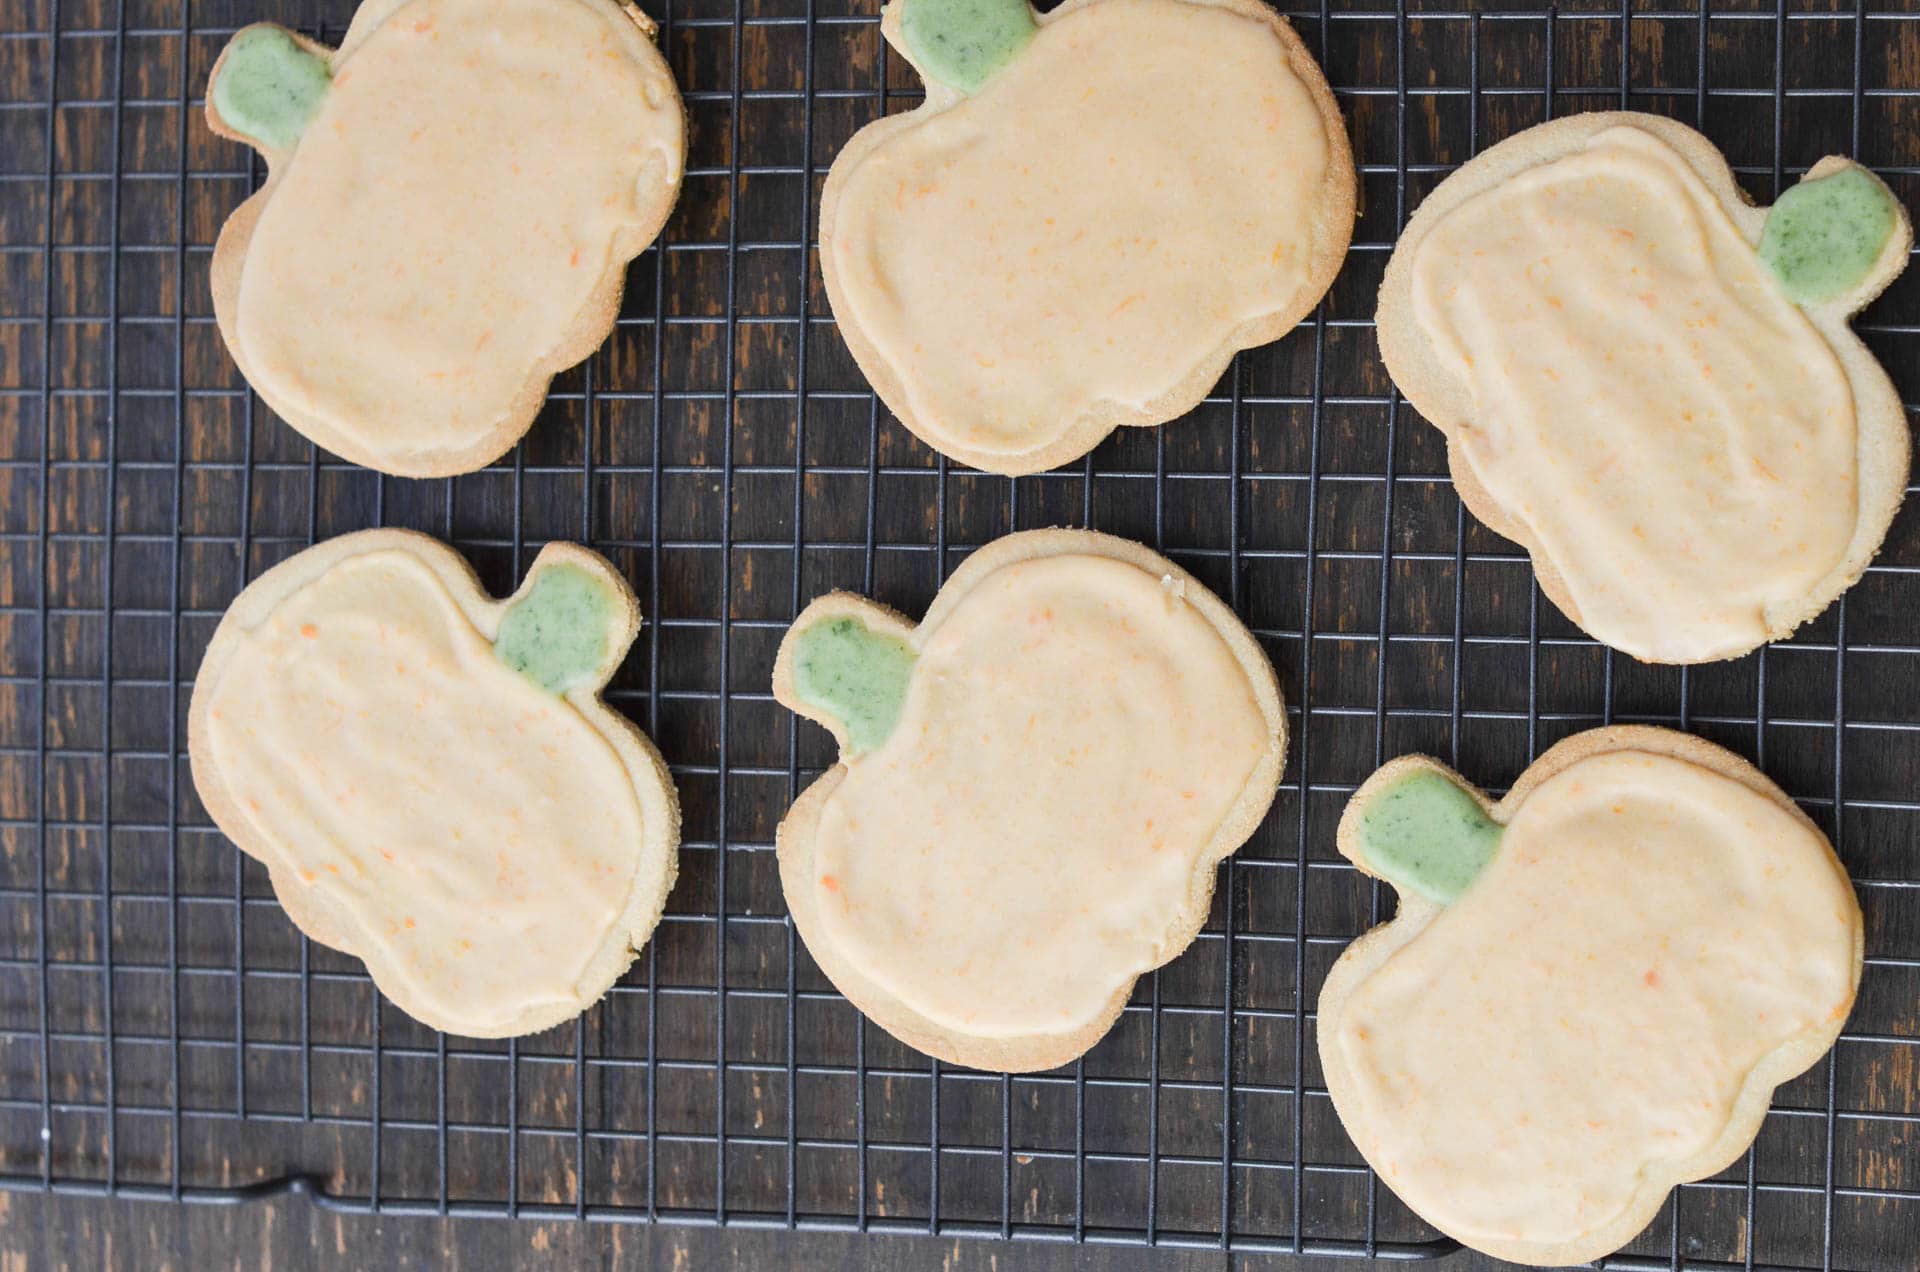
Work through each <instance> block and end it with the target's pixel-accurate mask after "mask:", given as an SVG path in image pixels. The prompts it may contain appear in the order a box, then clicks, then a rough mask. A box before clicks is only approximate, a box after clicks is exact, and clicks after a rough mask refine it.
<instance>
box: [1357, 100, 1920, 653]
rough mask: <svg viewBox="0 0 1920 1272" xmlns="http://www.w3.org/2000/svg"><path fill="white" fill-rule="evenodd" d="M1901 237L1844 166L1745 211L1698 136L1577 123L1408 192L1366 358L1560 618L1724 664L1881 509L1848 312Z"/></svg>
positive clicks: (1875, 531) (1515, 141)
mask: <svg viewBox="0 0 1920 1272" xmlns="http://www.w3.org/2000/svg"><path fill="white" fill-rule="evenodd" d="M1912 237H1913V236H1912V231H1911V228H1910V227H1909V224H1908V220H1907V214H1906V211H1905V210H1904V209H1903V208H1901V206H1900V205H1899V203H1898V202H1897V201H1896V200H1895V199H1894V198H1893V196H1892V195H1891V194H1890V193H1888V191H1887V188H1886V187H1885V186H1884V185H1882V184H1881V182H1880V181H1879V179H1878V178H1876V177H1875V176H1874V175H1873V174H1872V173H1870V172H1868V171H1867V170H1866V169H1865V168H1862V167H1860V166H1859V165H1857V164H1855V163H1852V162H1851V161H1849V160H1846V159H1841V158H1837V157H1830V158H1827V159H1822V160H1821V161H1820V162H1819V163H1818V164H1816V165H1814V167H1813V169H1812V170H1811V171H1809V172H1808V173H1807V175H1806V178H1805V179H1804V180H1802V181H1801V182H1800V184H1799V185H1797V186H1794V187H1793V188H1792V189H1790V190H1788V191H1787V192H1786V193H1785V194H1783V195H1782V196H1781V197H1780V200H1779V202H1777V203H1776V204H1774V206H1773V207H1772V208H1771V209H1766V208H1755V207H1753V206H1751V205H1750V204H1749V203H1748V202H1747V200H1746V196H1745V195H1744V194H1743V193H1742V192H1741V190H1740V188H1739V186H1737V185H1736V184H1735V183H1734V178H1733V173H1732V171H1731V170H1730V169H1729V168H1728V167H1727V162H1726V160H1725V159H1724V158H1722V157H1721V154H1720V152H1719V151H1718V150H1716V149H1714V147H1713V144H1712V143H1711V142H1709V141H1708V140H1707V139H1706V138H1704V137H1702V136H1701V135H1700V134H1699V133H1697V132H1694V131H1693V130H1692V129H1691V128H1687V127H1685V126H1684V125H1681V124H1677V123H1674V122H1673V121H1672V120H1669V119H1661V118H1659V117H1657V116H1653V115H1641V114H1632V113H1626V112H1603V113H1597V114H1591V115H1576V116H1572V117H1570V118H1567V119H1561V120H1556V121H1555V122H1553V123H1549V124H1542V125H1540V126H1539V127H1536V128H1530V129H1528V130H1527V131H1525V132H1523V133H1520V134H1519V135H1518V136H1515V137H1511V138H1509V139H1508V140H1506V141H1503V142H1501V143H1500V144H1499V145H1497V146H1494V147H1493V148H1492V149H1490V150H1488V151H1487V152H1486V153H1484V154H1482V155H1480V156H1479V157H1478V158H1476V159H1474V160H1473V161H1472V162H1471V163H1469V164H1467V165H1466V166H1465V167H1463V168H1461V169H1460V170H1459V171H1458V172H1456V173H1454V174H1453V175H1452V176H1450V177H1448V178H1447V179H1446V180H1445V181H1443V182H1442V183H1441V184H1440V186H1439V188H1437V189H1436V190H1435V191H1434V192H1433V193H1432V194H1431V195H1429V196H1428V197H1427V200H1426V202H1424V203H1423V204H1421V205H1420V210H1419V211H1418V212H1417V213H1415V214H1414V217H1413V219H1412V220H1411V221H1409V222H1408V223H1407V228H1406V232H1405V233H1404V234H1402V235H1401V236H1400V242H1399V244H1398V245H1397V246H1396V247H1395V248H1394V252H1393V258H1392V260H1391V261H1390V262H1389V263H1388V265H1387V272H1386V277H1385V280H1384V281H1383V282H1382V284H1381V288H1380V308H1379V315H1378V325H1379V333H1380V351H1381V353H1382V354H1383V355H1384V356H1385V358H1386V363H1387V368H1388V370H1389V371H1390V372H1391V373H1392V375H1393V380H1394V383H1395V384H1397V385H1399V387H1400V391H1401V392H1403V393H1405V394H1406V396H1407V399H1408V400H1409V401H1411V402H1412V403H1413V404H1414V406H1416V407H1418V408H1419V410H1420V413H1421V414H1423V415H1425V416H1426V417H1427V418H1428V419H1429V420H1431V421H1432V422H1433V423H1434V424H1436V425H1438V426H1439V427H1440V429H1441V430H1442V431H1443V432H1445V433H1446V435H1447V460H1448V465H1449V467H1451V469H1452V470H1453V479H1454V484H1455V486H1456V488H1457V489H1458V490H1459V492H1460V497H1461V499H1462V500H1463V501H1464V502H1465V503H1466V505H1467V507H1468V508H1469V509H1471V510H1472V512H1473V513H1474V515H1475V516H1477V517H1479V518H1480V519H1481V520H1482V521H1484V522H1486V523H1487V524H1488V525H1489V526H1491V527H1492V528H1493V529H1494V530H1496V531H1498V532H1500V533H1501V534H1504V535H1506V536H1507V537H1508V538H1511V539H1515V540H1517V541H1518V542H1520V543H1521V544H1522V545H1523V546H1524V547H1525V548H1526V549H1527V551H1528V553H1529V554H1530V555H1531V556H1532V558H1533V565H1534V569H1535V571H1536V572H1537V573H1538V575H1539V579H1540V586H1541V589H1542V590H1543V591H1544V592H1545V593H1546V594H1547V596H1548V597H1550V598H1551V599H1552V600H1553V602H1554V603H1555V604H1556V605H1558V606H1559V607H1560V608H1561V609H1562V610H1563V611H1565V613H1566V615H1567V616H1568V617H1569V618H1571V619H1572V620H1573V621H1574V622H1575V623H1578V624H1579V625H1580V626H1581V627H1582V628H1584V629H1585V630H1586V631H1587V632H1588V633H1590V634H1591V635H1593V636H1594V637H1595V638H1596V639H1598V640H1601V641H1603V642H1605V643H1606V644H1608V645H1611V646H1612V647H1614V648H1615V649H1618V650H1621V651H1623V652H1625V653H1628V654H1631V655H1633V656H1634V657H1635V658H1639V659H1643V660H1646V661H1648V662H1661V663H1695V662H1706V661H1710V660H1713V659H1720V658H1733V657H1737V656H1738V655H1740V654H1744V653H1746V652H1748V651H1749V650H1751V649H1754V648H1756V647H1757V646H1759V645H1761V644H1763V643H1765V642H1766V641H1769V640H1773V639H1776V638H1778V637H1781V636H1784V635H1786V634H1787V633H1788V632H1790V631H1792V630H1793V629H1794V628H1795V627H1797V626H1799V625H1800V624H1801V623H1803V622H1805V621H1806V620H1807V619H1809V618H1812V617H1813V616H1814V615H1816V614H1818V613H1819V612H1820V611H1821V610H1823V609H1825V608H1826V607H1827V606H1828V605H1829V604H1830V603H1831V602H1832V601H1833V599H1834V598H1835V597H1837V596H1838V595H1839V594H1840V593H1841V592H1842V591H1844V590H1845V589H1846V588H1847V587H1848V586H1850V585H1851V584H1852V583H1853V581H1854V580H1855V579H1857V578H1859V577H1860V573H1861V571H1862V570H1864V569H1865V568H1866V566H1867V563H1868V561H1869V560H1871V559H1872V557H1873V554H1874V552H1875V551H1876V550H1877V549H1878V548H1879V546H1880V541H1881V539H1882V538H1884V537H1885V535H1886V532H1887V526H1888V524H1889V523H1890V522H1891V521H1892V518H1893V514H1894V510H1895V508H1896V507H1897V506H1898V505H1899V502H1900V497H1901V494H1902V492H1903V491H1904V489H1905V484H1906V480H1907V421H1906V415H1905V412H1904V411H1903V410H1902V408H1901V405H1900V398H1899V395H1898V394H1897V393H1896V392H1895V391H1894V388H1893V385H1892V383H1891V382H1890V381H1889V380H1888V379H1887V374H1886V372H1885V371H1883V370H1882V369H1881V367H1880V364H1879V363H1878V362H1876V361H1875V360H1874V357H1873V355H1872V353H1870V352H1869V351H1868V349H1867V347H1866V346H1865V345H1864V344H1862V343H1861V342H1860V340H1859V338H1858V337H1856V336H1855V335H1854V334H1853V332H1852V331H1851V330H1850V329H1849V328H1848V326H1847V320H1848V318H1849V317H1850V316H1851V315H1852V314H1853V313H1855V312H1856V311H1857V310H1859V309H1860V308H1861V307H1862V306H1863V305H1865V304H1866V303H1867V302H1868V301H1870V300H1872V299H1873V298H1874V297H1875V296H1877V295H1879V294H1880V292H1881V291H1882V290H1883V289H1884V288H1885V287H1886V286H1887V284H1888V283H1889V282H1891V281H1892V280H1893V278H1894V277H1895V276H1896V275H1897V274H1899V273H1900V271H1901V270H1902V269H1904V268H1905V267H1906V263H1907V249H1908V247H1909V246H1910V244H1911V242H1912Z"/></svg>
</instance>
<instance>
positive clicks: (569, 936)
mask: <svg viewBox="0 0 1920 1272" xmlns="http://www.w3.org/2000/svg"><path fill="white" fill-rule="evenodd" d="M639 628H640V613H639V608H638V606H637V605H636V604H635V601H634V598H633V591H632V589H631V588H629V587H628V586H627V583H626V581H625V580H624V579H622V578H621V577H620V576H619V575H618V574H617V573H616V572H615V571H614V570H613V568H612V567H611V566H610V565H608V564H607V563H606V562H605V561H604V560H602V559H601V558H600V557H599V556H597V555H595V554H594V553H592V552H589V551H587V550H586V549H585V548H582V547H578V546H576V545H574V544H568V543H555V544H549V545H548V546H547V547H546V548H545V549H543V550H542V551H541V553H540V555H539V557H538V558H537V559H536V560H535V561H534V563H533V568H532V570H530V571H529V572H528V574H527V580H526V582H525V583H524V584H522V586H521V588H520V590H519V591H518V592H517V593H515V594H514V596H512V597H511V598H509V599H508V600H505V601H495V600H492V599H491V598H489V597H488V596H487V595H486V593H485V592H483V591H482V590H481V589H480V586H479V581H478V580H477V579H476V578H475V576H474V573H473V571H472V570H471V569H470V568H468V566H467V563H466V562H465V561H464V560H462V559H461V558H460V556H459V555H458V554H457V553H455V552H454V551H453V550H452V549H450V548H448V547H446V546H445V545H444V544H441V543H439V542H437V541H435V540H433V539H429V538H427V537H426V536H424V535H419V534H413V533H411V532H408V531H401V530H368V531H363V532H361V533H359V534H350V535H346V536H344V537H342V538H338V539H333V540H330V541H329V542H326V543H323V544H320V545H319V546H317V547H312V548H309V549H307V550H306V551H304V552H302V553H300V554H299V555H297V556H295V557H292V558H290V559H289V560H287V561H284V562H282V563H281V564H279V565H277V566H275V567H274V568H273V569H271V570H269V571H267V572H266V573H265V574H263V575H261V576H260V577H259V578H258V579H256V580H254V582H253V583H251V584H250V585H248V587H247V589H246V590H245V591H243V592H242V593H241V594H240V595H239V597H238V598H236V599H235V601H234V602H233V605H232V606H231V607H230V608H229V609H228V610H227V613H226V615H225V617H223V618H222V619H221V620H220V626H219V628H218V629H217V630H216V631H215V632H214V635H213V640H212V641H211V643H210V644H209V645H208V647H207V654H206V658H205V659H204V660H203V661H202V663H201V667H200V673H199V675H198V677H197V678H196V679H195V681H194V686H193V705H192V709H191V712H190V714H189V717H188V743H189V750H190V753H191V756H192V762H193V777H194V784H195V786H196V787H197V788H198V789H199V792H200V798H201V800H202V802H204V803H205V804H206V806H207V809H208V811H209V812H210V813H211V814H212V815H213V819H214V821H215V822H217V823H218V824H219V826H220V828H221V829H222V830H223V831H225V832H226V833H227V835H228V836H229V837H230V838H231V839H232V840H233V841H234V842H235V843H236V844H238V845H239V846H240V848H241V849H242V850H243V851H245V852H246V853H247V854H248V855H250V856H253V857H255V858H257V859H259V860H260V861H261V862H263V863H264V864H265V865H266V867H267V869H268V872H269V873H270V874H271V876H272V878H273V886H274V892H275V893H276V894H277V895H278V896H279V898H280V904H281V906H282V907H283V908H284V909H285V910H286V912H287V914H288V916H289V917H290V918H292V919H293V921H294V922H295V923H296V924H298V925H299V926H300V927H301V929H303V930H304V931H305V932H306V933H307V934H308V935H309V936H311V937H312V938H313V939H314V940H316V941H319V942H320V943H322V944H323V945H330V946H332V947H334V948H336V949H339V950H341V951H344V952H345V953H348V954H353V955H357V956H358V957H359V958H361V959H362V960H363V961H365V963H366V965H367V970H368V972H370V973H371V974H372V976H373V979H374V983H375V984H377V985H378V986H379V987H380V989H381V990H382V991H383V992H384V993H385V994H386V995H387V996H388V997H389V998H391V999H392V1000H393V1001H394V1002H395V1003H396V1004H397V1005H398V1006H399V1007H400V1008H401V1009H402V1010H404V1011H405V1012H406V1013H407V1014H408V1015H410V1016H412V1017H414V1018H415V1019H417V1020H420V1021H422V1022H424V1023H426V1024H428V1025H431V1026H432V1027H434V1028H436V1029H442V1030H445V1031H447V1032H449V1033H458V1034H465V1035H468V1036H470V1037H486V1038H492V1037H506V1036H509V1035H514V1034H525V1033H532V1032H534V1031H536V1030H540V1029H544V1028H547V1027H548V1026H550V1025H554V1024H558V1023H559V1022H561V1021H564V1020H567V1019H569V1018H571V1017H572V1016H574V1015H576V1014H578V1013H579V1012H580V1011H582V1010H584V1009H585V1008H586V1007H588V1006H589V1005H591V1004H592V1003H593V1002H594V1000H595V999H597V998H599V997H600V995H602V994H603V993H605V992H606V990H607V988H608V987H609V986H610V985H612V984H613V982H614V980H615V979H616V978H617V977H618V976H619V975H620V973H621V972H623V971H625V970H626V967H627V965H628V964H629V963H630V962H632V960H633V956H634V953H635V951H636V950H637V948H638V947H639V946H640V945H641V944H642V943H643V942H644V941H645V940H646V939H647V935H648V934H649V933H650V932H652V930H653V926H654V924H655V923H656V922H657V921H658V920H659V917H660V910H661V907H662V905H663V904H664V903H665V900H666V895H667V891H668V889H669V888H670V887H671V886H672V884H673V879H674V873H675V865H676V863H675V851H676V849H677V847H678V845H679V840H680V812H679V805H678V802H677V800H676V799H675V797H674V790H673V784H672V782H671V780H670V779H669V778H668V776H667V770H666V766H665V765H664V764H663V763H662V762H661V760H660V756H659V753H658V752H656V751H655V750H654V748H653V744H652V743H651V742H649V741H648V740H647V738H646V737H645V735H643V734H642V733H641V732H640V731H639V730H638V729H636V728H635V727H634V726H633V725H632V724H630V723H629V722H628V721H627V720H626V718H625V717H623V716H621V715H619V714H617V713H615V712H614V711H612V710H611V709H609V708H608V707H607V706H606V704H605V703H603V702H601V701H600V698H599V693H600V690H601V688H602V686H604V685H605V684H606V682H607V678H608V677H609V676H610V675H612V674H613V670H614V668H615V667H617V666H618V665H619V663H620V660H621V658H622V657H624V656H625V654H626V651H627V647H628V646H629V645H631V644H632V643H633V638H634V635H635V634H636V633H637V632H638V631H639Z"/></svg>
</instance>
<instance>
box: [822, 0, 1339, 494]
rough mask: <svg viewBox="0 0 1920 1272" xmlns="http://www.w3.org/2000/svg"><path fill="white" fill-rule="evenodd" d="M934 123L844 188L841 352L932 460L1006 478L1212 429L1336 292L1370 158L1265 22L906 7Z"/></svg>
mask: <svg viewBox="0 0 1920 1272" xmlns="http://www.w3.org/2000/svg"><path fill="white" fill-rule="evenodd" d="M881 30H882V32H883V33H884V34H885V35H886V37H887V40H888V42H889V43H891V44H892V45H893V46H894V47H895V48H897V49H899V50H900V52H901V53H902V54H903V55H904V56H905V57H906V58H907V60H908V61H910V62H911V63H913V65H914V66H915V68H916V69H918V70H919V72H920V74H921V77H922V78H923V79H924V80H925V81H926V85H927V100H926V103H925V104H924V105H922V106H921V107H920V108H919V109H917V110H914V111H912V112H909V113H908V114H905V115H898V116H894V117H892V118H888V119H883V120H880V121H878V122H876V123H873V124H870V125H868V126H867V127H866V128H863V129H862V130H861V131H860V132H859V133H858V134H856V135H855V136H854V138H853V140H852V141H850V142H848V143H847V146H846V148H845V149H844V150H842V151H841V153H840V156H839V158H837V159H836V160H834V164H833V169H832V171H831V172H830V173H829V174H828V176H827V184H826V188H825V192H824V193H823V195H822V197H821V206H820V258H821V270H822V273H823V274H824V276H825V280H826V286H827V294H828V297H829V298H830V299H831V300H832V302H833V313H834V318H835V320H836V322H837V323H838V324H839V328H840V334H841V335H842V336H843V337H844V338H845V340H846V342H847V347H848V348H849V349H850V350H852V352H853V356H854V358H855V360H856V361H858V362H859V364H860V369H861V370H862V371H863V372H864V373H865V374H866V377H867V379H868V380H869V381H870V382H871V383H872V384H873V387H874V389H875V391H876V392H878V393H879V395H880V397H881V398H882V400H884V401H885V402H886V404H887V406H888V407H889V408H890V409H891V410H892V411H893V412H894V414H895V415H897V416H899V418H900V420H901V422H902V423H904V424H905V425H906V426H907V427H908V428H910V429H912V430H913V431H914V433H916V434H917V435H918V436H919V437H920V438H921V439H922V440H923V441H925V442H926V443H927V444H928V445H929V446H932V447H933V448H934V449H936V450H938V451H940V452H942V453H943V454H946V455H950V456H952V457H953V458H955V459H958V460H962V461H964V462H966V463H969V464H973V465H975V466H976V467H979V468H984V469H987V470H989V471H992V472H999V473H1016V474H1017V473H1030V472H1036V471H1039V470H1041V469H1044V468H1050V467H1053V466H1054V465H1056V464H1061V463H1064V462H1066V461H1067V460H1070V459H1074V458H1076V457H1078V456H1080V455H1084V454H1085V453H1086V452H1088V451H1090V450H1092V449H1093V448H1094V447H1095V446H1096V445H1098V444H1099V442H1100V440H1101V439H1102V438H1104V437H1105V436H1106V435H1107V434H1108V433H1110V432H1112V431H1113V430H1114V429H1115V428H1117V427H1120V426H1121V425H1126V424H1142V425H1146V424H1160V423H1163V422H1164V421H1166V420H1169V419H1172V418H1173V417H1174V416H1176V415H1179V414H1181V413H1182V412H1184V411H1186V410H1188V409H1189V408H1191V407H1192V406H1193V405H1194V404H1195V403H1197V402H1199V401H1200V399H1201V398H1202V397H1204V396H1205V395H1206V393H1207V391H1208V390H1209V389H1211V388H1212V387H1213V386H1214V385H1215V384H1216V383H1217V382H1218V381H1219V379H1220V375H1221V373H1222V372H1223V371H1224V370H1225V369H1226V366H1227V363H1228V361H1229V360H1230V359H1231V358H1232V356H1233V354H1234V353H1235V352H1236V351H1238V350H1240V349H1244V348H1248V347H1249V346H1252V345H1257V344H1265V343H1266V342H1268V341H1270V340H1275V339H1277V338H1279V337H1280V336H1281V335H1282V334H1284V333H1285V332H1286V331H1287V330H1288V329H1289V328H1291V327H1292V326H1293V325H1294V324H1295V323H1297V322H1298V321H1299V320H1300V319H1301V318H1302V317H1303V316H1304V315H1305V314H1306V313H1307V312H1308V311H1310V310H1311V309H1312V308H1313V306H1314V304H1315V303H1316V302H1318V301H1319V299H1320V296H1321V295H1322V293H1324V292H1325V291H1326V289H1327V285H1328V284H1329V283H1330V282H1331V281H1332V280H1333V275H1334V273H1335V271H1337V270H1338V269H1339V267H1340V261H1341V259H1342V258H1343V257H1344V256H1345V254H1346V250H1347V242H1348V239H1349V238H1350V237H1351V236H1352V231H1353V215H1354V190H1355V187H1354V170H1353V159H1352V155H1351V153H1350V151H1349V148H1348V145H1347V137H1346V132H1345V129H1344V126H1343V124H1342V123H1341V120H1340V113H1339V110H1338V109H1337V108H1336V107H1335V105H1334V100H1333V94H1332V93H1331V92H1330V91H1329V90H1328V88H1327V83H1326V80H1325V78H1324V77H1323V76H1322V75H1321V73H1320V68H1319V67H1318V66H1316V65H1315V64H1314V61H1313V59H1312V57H1311V56H1310V55H1309V54H1308V53H1307V51H1306V48H1305V46H1303V45H1302V44H1301V42H1300V40H1299V37H1297V36H1296V35H1295V34H1294V33H1293V30H1292V28H1290V27H1289V26H1288V25H1287V23H1286V21H1285V20H1284V19H1282V18H1279V17H1277V16H1275V15H1274V13H1273V11H1272V10H1271V9H1269V8H1267V6H1265V5H1264V4H1260V3H1258V0H1067V3H1065V4H1063V5H1061V6H1060V7H1059V8H1058V9H1055V10H1054V11H1053V12H1051V13H1048V14H1044V15H1040V14H1036V13H1035V12H1034V11H1033V10H1032V9H1030V8H1028V6H1027V4H1026V0H892V2H891V3H889V4H888V5H887V6H886V8H885V9H884V10H883V12H882V18H881Z"/></svg>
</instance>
